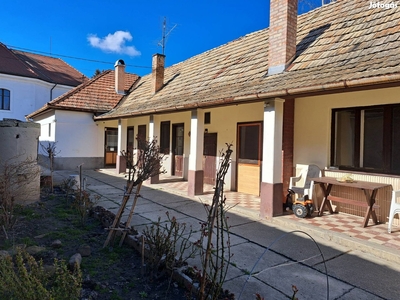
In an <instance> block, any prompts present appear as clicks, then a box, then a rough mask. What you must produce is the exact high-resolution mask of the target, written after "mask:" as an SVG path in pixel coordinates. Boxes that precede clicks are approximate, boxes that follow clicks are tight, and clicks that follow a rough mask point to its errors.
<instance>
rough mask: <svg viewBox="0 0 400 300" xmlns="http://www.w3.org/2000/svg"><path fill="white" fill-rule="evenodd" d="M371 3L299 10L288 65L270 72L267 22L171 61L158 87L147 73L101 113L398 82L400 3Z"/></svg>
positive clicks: (341, 1) (342, 1)
mask: <svg viewBox="0 0 400 300" xmlns="http://www.w3.org/2000/svg"><path fill="white" fill-rule="evenodd" d="M368 7H369V3H368V2H366V1H353V0H338V1H336V2H333V3H331V4H328V5H324V6H322V7H320V8H318V9H315V10H313V11H311V12H309V13H307V14H304V15H301V16H299V18H298V32H297V53H296V58H295V59H294V61H293V62H292V64H291V65H290V67H289V68H288V70H287V71H286V72H283V73H281V74H276V75H272V76H268V75H267V71H268V28H267V29H264V30H260V31H256V32H253V33H250V34H248V35H246V36H244V37H241V38H239V39H237V40H234V41H231V42H229V43H227V44H225V45H222V46H220V47H217V48H215V49H212V50H209V51H207V52H204V53H202V54H199V55H197V56H194V57H192V58H189V59H188V60H185V61H183V62H181V63H178V64H176V65H174V66H171V67H169V68H166V69H165V83H166V84H165V86H164V87H163V88H162V89H161V90H160V91H159V92H157V93H156V94H154V95H153V94H152V93H151V86H150V83H151V74H149V75H147V76H144V77H143V78H141V79H140V80H139V83H138V84H137V88H135V89H133V90H132V91H131V92H130V94H129V95H127V96H126V97H124V99H123V100H122V101H121V103H120V104H119V105H118V106H117V107H115V108H114V109H113V110H111V111H110V112H108V113H106V114H104V115H102V116H100V117H99V119H100V118H105V119H107V118H117V117H121V116H122V117H123V116H132V115H140V114H146V113H154V112H161V111H164V112H165V111H173V110H176V109H177V108H182V109H183V108H189V107H196V106H212V105H217V104H221V103H230V102H232V101H245V100H240V99H251V100H254V99H256V97H257V95H258V96H259V97H262V96H263V97H267V96H268V95H270V96H271V97H278V96H285V95H286V96H288V93H292V96H296V95H300V94H302V93H305V92H316V91H323V90H325V91H326V90H327V89H332V90H334V89H337V88H339V87H343V88H344V87H345V86H353V85H355V84H358V85H365V84H377V83H384V82H388V81H390V82H393V81H396V82H400V51H399V49H400V22H399V21H398V20H400V9H369V8H368ZM167 59H168V58H167Z"/></svg>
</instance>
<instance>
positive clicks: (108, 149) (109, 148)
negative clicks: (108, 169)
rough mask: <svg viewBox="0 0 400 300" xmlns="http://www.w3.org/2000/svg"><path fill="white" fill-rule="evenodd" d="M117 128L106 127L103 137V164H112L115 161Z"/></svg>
mask: <svg viewBox="0 0 400 300" xmlns="http://www.w3.org/2000/svg"><path fill="white" fill-rule="evenodd" d="M117 147H118V129H117V128H106V131H105V138H104V150H105V152H104V164H105V165H106V166H113V165H115V164H116V162H117Z"/></svg>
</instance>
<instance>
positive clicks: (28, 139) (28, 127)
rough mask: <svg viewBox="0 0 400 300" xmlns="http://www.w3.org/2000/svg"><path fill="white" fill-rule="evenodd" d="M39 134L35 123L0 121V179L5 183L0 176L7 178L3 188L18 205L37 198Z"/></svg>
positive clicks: (38, 192) (38, 195) (38, 197)
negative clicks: (5, 185) (7, 190)
mask: <svg viewBox="0 0 400 300" xmlns="http://www.w3.org/2000/svg"><path fill="white" fill-rule="evenodd" d="M39 135H40V125H39V124H36V123H32V122H22V121H19V120H13V119H3V120H2V121H0V179H2V180H1V181H0V182H3V183H4V182H5V181H4V177H8V178H10V179H11V180H10V181H8V182H9V183H8V184H9V185H10V186H9V187H7V188H9V190H10V191H11V193H10V197H11V196H12V197H14V200H15V202H16V203H18V204H29V203H32V202H35V201H38V200H39V199H40V169H39V167H38V165H37V155H38V140H39ZM1 188H4V187H1V186H0V189H1ZM0 192H1V191H0Z"/></svg>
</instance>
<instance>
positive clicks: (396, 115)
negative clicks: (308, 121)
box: [331, 105, 400, 175]
mask: <svg viewBox="0 0 400 300" xmlns="http://www.w3.org/2000/svg"><path fill="white" fill-rule="evenodd" d="M331 140H332V144H331V164H332V165H333V166H337V167H339V169H344V170H346V169H347V170H360V171H364V172H375V173H386V174H397V175H400V160H399V159H398V155H399V153H400V105H380V106H369V107H353V108H343V109H334V110H333V111H332V139H331Z"/></svg>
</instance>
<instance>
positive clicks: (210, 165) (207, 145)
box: [203, 133, 217, 185]
mask: <svg viewBox="0 0 400 300" xmlns="http://www.w3.org/2000/svg"><path fill="white" fill-rule="evenodd" d="M216 160H217V133H205V134H204V147H203V171H204V183H206V184H212V185H215V177H216V170H217V162H216Z"/></svg>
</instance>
